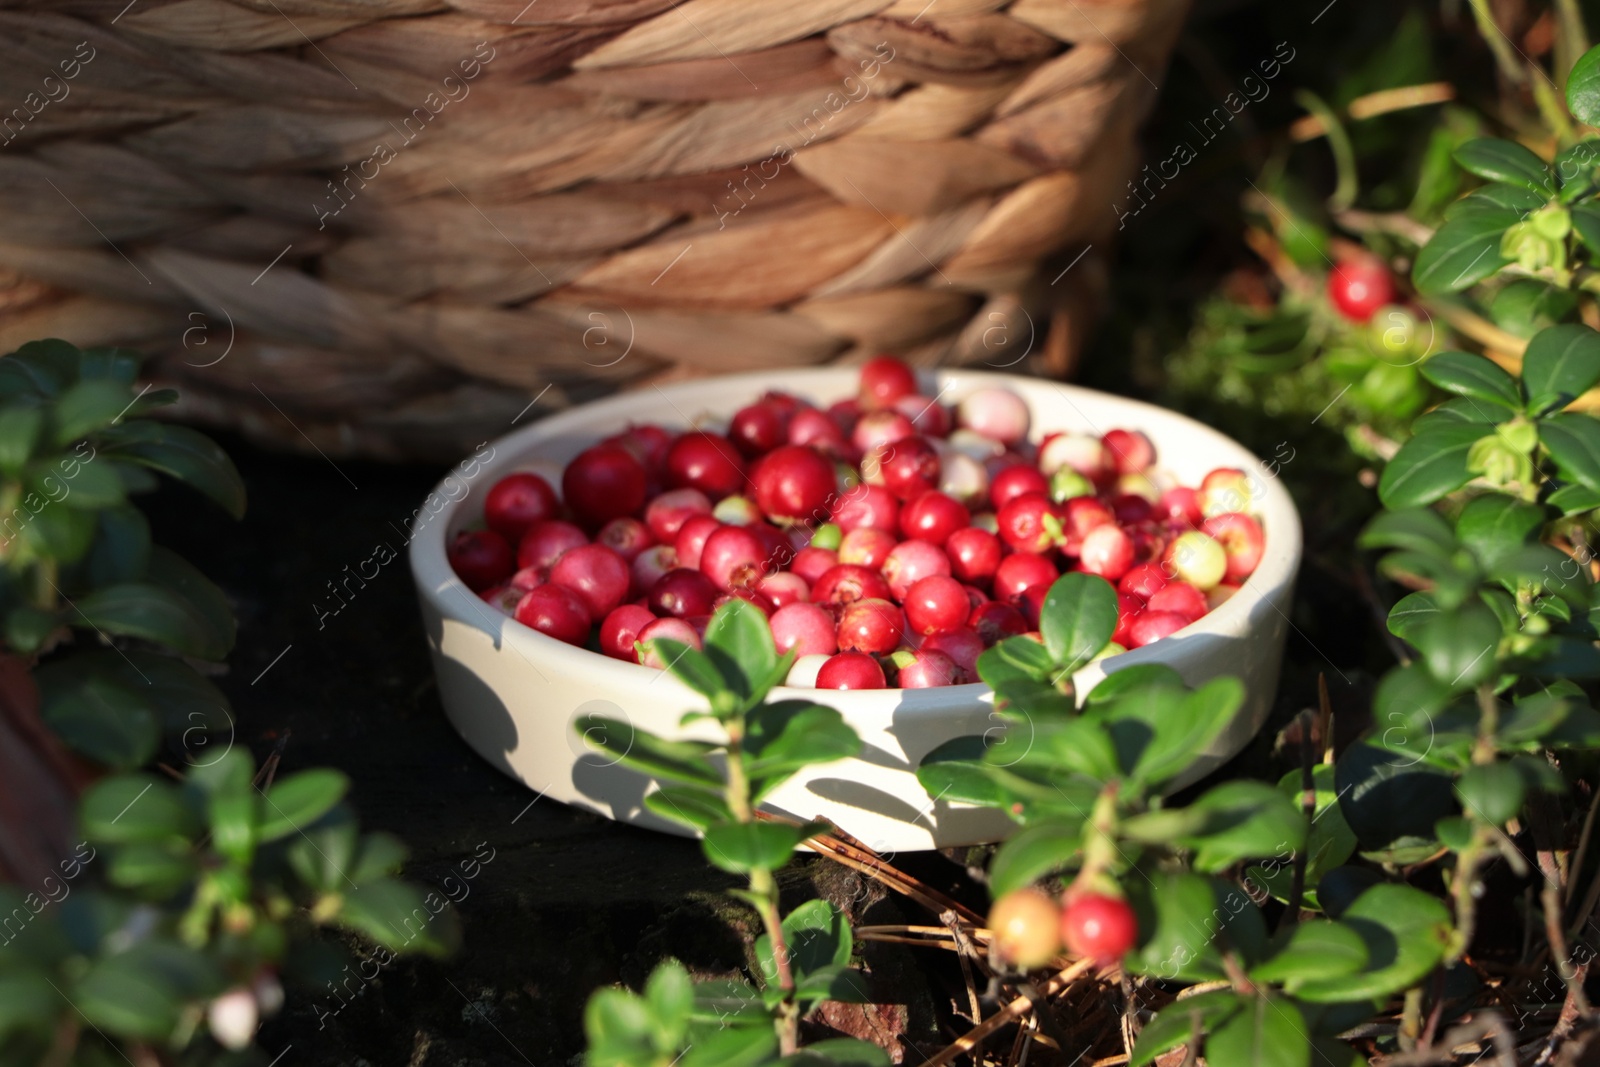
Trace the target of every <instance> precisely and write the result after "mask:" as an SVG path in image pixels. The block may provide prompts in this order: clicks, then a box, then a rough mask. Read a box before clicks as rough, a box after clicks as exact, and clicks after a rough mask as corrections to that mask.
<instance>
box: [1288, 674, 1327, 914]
mask: <svg viewBox="0 0 1600 1067" xmlns="http://www.w3.org/2000/svg"><path fill="white" fill-rule="evenodd" d="M1327 691H1328V687H1327V679H1326V677H1324V678H1323V679H1322V695H1323V696H1326V695H1327ZM1299 720H1300V810H1301V811H1303V812H1304V813H1305V817H1306V825H1307V826H1309V825H1311V823H1312V821H1313V820H1315V819H1316V817H1317V782H1316V778H1315V777H1313V770H1314V764H1313V762H1312V752H1311V745H1312V741H1311V730H1312V726H1313V724H1314V719H1313V717H1312V715H1311V712H1309V711H1302V712H1301V713H1300V715H1299ZM1309 853H1310V840H1309V837H1308V839H1307V842H1306V844H1305V845H1304V846H1302V847H1301V848H1299V849H1297V850H1296V851H1295V854H1294V877H1293V880H1292V881H1291V882H1290V883H1289V906H1288V907H1287V908H1285V909H1284V912H1283V917H1282V918H1281V919H1280V920H1279V921H1278V929H1279V930H1280V931H1283V930H1287V929H1289V928H1290V927H1292V926H1294V925H1295V924H1296V923H1298V922H1299V921H1300V903H1301V901H1302V900H1303V899H1304V897H1305V893H1306V864H1307V863H1308V862H1309Z"/></svg>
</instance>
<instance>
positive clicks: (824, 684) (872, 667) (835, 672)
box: [817, 652, 884, 689]
mask: <svg viewBox="0 0 1600 1067" xmlns="http://www.w3.org/2000/svg"><path fill="white" fill-rule="evenodd" d="M883 687H884V677H883V668H882V667H881V666H879V665H878V661H877V660H875V659H873V658H872V657H871V656H869V655H867V654H866V653H864V652H840V653H839V654H838V655H836V656H829V657H828V662H826V663H824V664H823V665H822V667H821V669H820V670H818V671H817V688H818V689H882V688H883Z"/></svg>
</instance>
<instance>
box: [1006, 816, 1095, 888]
mask: <svg viewBox="0 0 1600 1067" xmlns="http://www.w3.org/2000/svg"><path fill="white" fill-rule="evenodd" d="M1082 847H1083V836H1082V834H1081V833H1080V832H1079V830H1078V829H1077V827H1076V826H1075V825H1072V824H1069V823H1065V822H1054V821H1051V822H1041V823H1038V824H1036V825H1033V826H1029V827H1027V828H1026V829H1024V830H1020V831H1018V832H1017V833H1016V834H1014V835H1012V836H1011V837H1010V838H1009V839H1008V840H1007V841H1006V842H1005V843H1004V844H1003V845H1001V846H1000V848H999V849H998V850H997V851H996V852H995V854H994V859H993V860H991V861H990V863H989V894H990V896H992V897H994V898H995V899H996V900H998V899H999V898H1001V897H1003V896H1005V895H1006V894H1007V893H1009V892H1011V891H1012V890H1015V889H1021V888H1022V887H1023V886H1026V885H1031V884H1032V883H1033V882H1036V881H1038V880H1039V879H1040V878H1043V877H1044V876H1045V875H1047V874H1053V873H1054V872H1056V871H1059V870H1062V869H1064V868H1066V867H1067V866H1069V865H1070V864H1071V863H1072V860H1073V859H1074V857H1076V856H1077V854H1078V852H1079V851H1080V850H1081V849H1082Z"/></svg>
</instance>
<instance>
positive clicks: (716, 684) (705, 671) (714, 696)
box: [650, 637, 734, 715]
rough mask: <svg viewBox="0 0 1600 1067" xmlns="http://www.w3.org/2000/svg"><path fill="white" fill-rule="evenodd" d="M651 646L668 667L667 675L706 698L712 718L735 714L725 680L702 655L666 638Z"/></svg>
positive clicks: (657, 640) (687, 646) (652, 641)
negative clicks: (712, 714)
mask: <svg viewBox="0 0 1600 1067" xmlns="http://www.w3.org/2000/svg"><path fill="white" fill-rule="evenodd" d="M650 645H651V648H652V650H653V651H654V652H655V654H656V655H658V656H660V657H661V660H662V662H664V663H665V664H666V665H667V673H668V674H670V675H672V676H673V677H674V678H676V679H678V681H680V682H682V683H683V684H684V685H686V686H688V687H689V688H690V689H693V690H694V691H695V692H696V693H699V694H700V695H701V696H703V697H705V698H706V700H707V701H708V702H709V703H710V704H711V710H712V712H713V713H714V714H717V715H726V714H729V713H731V712H732V711H733V710H734V700H733V697H732V692H731V690H730V689H729V688H728V683H727V680H726V679H725V678H724V677H723V676H722V672H721V671H720V670H718V669H717V665H716V664H715V663H713V662H712V661H711V658H710V657H709V656H707V655H706V654H705V653H704V652H701V651H700V650H699V649H697V648H693V647H691V646H689V645H686V644H683V643H682V642H681V641H674V640H672V639H671V638H668V637H657V638H654V639H653V640H651V642H650Z"/></svg>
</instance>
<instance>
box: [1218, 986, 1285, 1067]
mask: <svg viewBox="0 0 1600 1067" xmlns="http://www.w3.org/2000/svg"><path fill="white" fill-rule="evenodd" d="M1206 1062H1207V1063H1217V1064H1224V1063H1225V1064H1228V1065H1229V1067H1311V1037H1310V1028H1309V1027H1307V1026H1306V1019H1305V1014H1304V1013H1303V1012H1301V1010H1300V1006H1299V1005H1298V1004H1296V1003H1295V1002H1294V1001H1292V1000H1290V999H1288V998H1287V997H1280V996H1278V995H1276V994H1273V993H1261V994H1259V995H1257V996H1254V997H1251V998H1249V999H1248V1000H1246V1001H1245V1002H1244V1007H1243V1010H1241V1011H1240V1012H1239V1013H1238V1014H1237V1015H1234V1016H1232V1017H1231V1018H1229V1019H1227V1020H1226V1021H1225V1022H1222V1023H1220V1024H1218V1025H1217V1026H1216V1027H1215V1028H1213V1029H1212V1031H1211V1035H1210V1036H1209V1037H1207V1038H1206Z"/></svg>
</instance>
